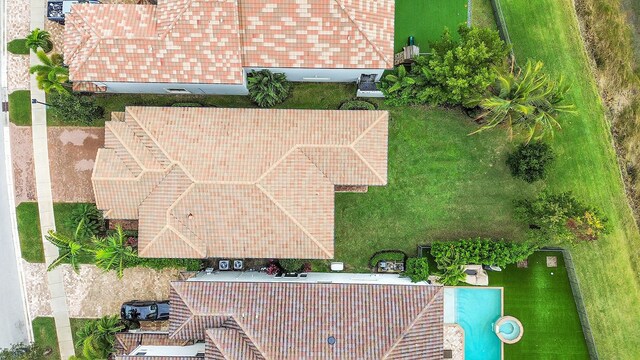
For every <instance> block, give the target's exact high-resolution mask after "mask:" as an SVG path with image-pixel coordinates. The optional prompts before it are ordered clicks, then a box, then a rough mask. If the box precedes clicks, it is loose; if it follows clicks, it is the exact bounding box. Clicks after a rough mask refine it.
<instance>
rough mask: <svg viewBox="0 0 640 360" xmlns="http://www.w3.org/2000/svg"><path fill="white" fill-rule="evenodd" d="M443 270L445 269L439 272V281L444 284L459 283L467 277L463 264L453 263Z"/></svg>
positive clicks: (452, 284)
mask: <svg viewBox="0 0 640 360" xmlns="http://www.w3.org/2000/svg"><path fill="white" fill-rule="evenodd" d="M441 270H443V271H442V272H441V273H439V274H438V282H439V283H440V284H442V285H447V286H454V285H458V283H459V282H461V281H462V280H464V278H465V277H466V274H465V272H464V268H463V267H462V266H461V265H456V264H452V265H449V266H447V267H445V268H443V269H441Z"/></svg>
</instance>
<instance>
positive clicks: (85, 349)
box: [76, 315, 125, 360]
mask: <svg viewBox="0 0 640 360" xmlns="http://www.w3.org/2000/svg"><path fill="white" fill-rule="evenodd" d="M124 328H125V327H124V326H123V325H122V323H121V321H120V319H119V318H118V317H117V316H116V315H113V316H103V317H101V318H100V319H97V320H93V321H88V322H86V323H85V324H84V327H82V328H80V329H79V330H78V331H77V332H76V346H77V347H82V355H84V357H85V358H87V359H96V360H97V359H108V358H109V355H110V354H111V353H112V352H113V345H114V343H115V334H116V333H117V332H119V331H122V330H123V329H124Z"/></svg>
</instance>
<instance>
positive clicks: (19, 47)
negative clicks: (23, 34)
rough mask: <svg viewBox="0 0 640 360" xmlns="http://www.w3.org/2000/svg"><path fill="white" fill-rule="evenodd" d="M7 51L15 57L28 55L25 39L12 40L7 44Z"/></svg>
mask: <svg viewBox="0 0 640 360" xmlns="http://www.w3.org/2000/svg"><path fill="white" fill-rule="evenodd" d="M7 51H9V52H10V53H12V54H15V55H29V48H28V47H27V39H14V40H11V41H9V42H8V43H7Z"/></svg>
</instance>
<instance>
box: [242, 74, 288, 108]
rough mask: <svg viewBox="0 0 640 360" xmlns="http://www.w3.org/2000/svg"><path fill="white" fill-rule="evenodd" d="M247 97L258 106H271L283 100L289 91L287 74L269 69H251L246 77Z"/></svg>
mask: <svg viewBox="0 0 640 360" xmlns="http://www.w3.org/2000/svg"><path fill="white" fill-rule="evenodd" d="M247 88H248V89H249V97H250V98H251V100H252V101H253V102H255V103H256V104H257V105H258V106H259V107H272V106H274V105H277V104H279V103H281V102H283V101H284V100H285V99H286V98H287V97H288V96H289V94H290V93H291V83H290V82H289V81H287V76H286V75H285V74H281V73H272V72H271V71H269V70H266V69H265V70H260V71H255V70H252V71H251V74H249V76H248V78H247Z"/></svg>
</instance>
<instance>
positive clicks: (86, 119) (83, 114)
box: [48, 93, 104, 125]
mask: <svg viewBox="0 0 640 360" xmlns="http://www.w3.org/2000/svg"><path fill="white" fill-rule="evenodd" d="M48 101H49V103H50V105H51V106H50V107H49V109H48V110H49V111H51V113H53V114H54V115H55V116H56V117H57V118H58V119H61V120H64V121H68V122H72V123H82V124H87V125H88V124H91V123H92V122H93V121H94V120H96V119H100V118H102V117H103V115H104V108H103V107H101V106H98V105H96V103H95V102H94V101H93V100H92V99H91V97H89V96H80V95H74V94H67V93H60V94H58V95H52V96H50V97H49V100H48Z"/></svg>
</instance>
